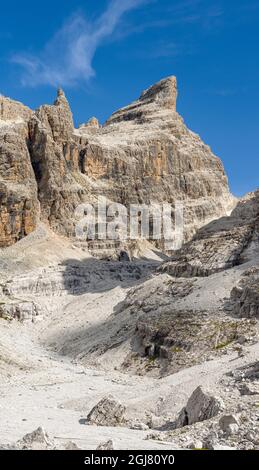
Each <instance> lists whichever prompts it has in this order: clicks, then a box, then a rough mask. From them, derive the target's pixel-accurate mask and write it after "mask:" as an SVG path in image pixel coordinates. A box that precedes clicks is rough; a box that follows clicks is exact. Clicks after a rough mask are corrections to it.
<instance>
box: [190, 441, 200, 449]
mask: <svg viewBox="0 0 259 470" xmlns="http://www.w3.org/2000/svg"><path fill="white" fill-rule="evenodd" d="M188 449H192V450H200V449H203V442H202V441H198V440H197V441H192V442H190V444H188Z"/></svg>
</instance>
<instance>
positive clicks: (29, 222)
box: [0, 97, 39, 247]
mask: <svg viewBox="0 0 259 470" xmlns="http://www.w3.org/2000/svg"><path fill="white" fill-rule="evenodd" d="M31 116H32V111H30V110H29V108H26V107H25V106H23V105H21V104H20V103H17V102H15V101H12V100H10V99H7V98H4V97H0V247H4V246H8V245H11V244H13V243H15V242H16V241H18V240H19V239H20V238H22V237H24V236H26V235H28V234H29V233H30V232H32V231H33V230H34V229H35V227H36V223H37V219H38V218H39V204H38V199H37V184H36V181H35V178H34V172H33V169H32V165H31V160H30V155H29V151H28V147H27V139H28V124H27V123H28V120H29V119H30V118H31Z"/></svg>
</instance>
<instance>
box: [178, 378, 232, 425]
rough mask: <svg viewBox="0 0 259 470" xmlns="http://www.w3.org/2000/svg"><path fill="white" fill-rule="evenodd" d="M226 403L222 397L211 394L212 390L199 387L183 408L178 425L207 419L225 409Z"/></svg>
mask: <svg viewBox="0 0 259 470" xmlns="http://www.w3.org/2000/svg"><path fill="white" fill-rule="evenodd" d="M223 409H224V404H223V402H222V400H221V399H220V398H216V397H215V396H213V395H211V394H210V392H207V391H205V390H203V388H202V387H197V388H196V389H195V390H194V392H193V393H192V395H191V396H190V398H189V400H188V402H187V405H186V406H185V407H184V408H183V409H182V410H181V412H180V414H179V416H178V418H177V420H176V423H175V424H176V427H177V428H180V427H183V426H189V425H191V424H194V423H197V422H200V421H205V420H206V419H210V418H212V417H213V416H216V415H217V414H218V413H220V411H223Z"/></svg>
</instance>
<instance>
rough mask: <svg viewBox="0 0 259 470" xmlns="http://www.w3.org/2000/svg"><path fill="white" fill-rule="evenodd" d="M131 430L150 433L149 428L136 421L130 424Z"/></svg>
mask: <svg viewBox="0 0 259 470" xmlns="http://www.w3.org/2000/svg"><path fill="white" fill-rule="evenodd" d="M129 428H130V429H135V430H136V431H148V429H149V426H148V425H147V424H145V423H142V422H141V421H138V420H134V421H131V422H130V423H129Z"/></svg>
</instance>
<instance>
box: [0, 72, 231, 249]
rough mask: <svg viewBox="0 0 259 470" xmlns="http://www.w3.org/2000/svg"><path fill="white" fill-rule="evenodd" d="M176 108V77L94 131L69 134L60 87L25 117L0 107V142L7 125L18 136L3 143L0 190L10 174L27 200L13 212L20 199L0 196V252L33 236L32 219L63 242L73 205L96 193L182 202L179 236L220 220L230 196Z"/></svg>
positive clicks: (94, 124)
mask: <svg viewBox="0 0 259 470" xmlns="http://www.w3.org/2000/svg"><path fill="white" fill-rule="evenodd" d="M1 100H2V101H1V103H2V102H3V100H5V99H3V98H1ZM176 101H177V83H176V78H175V77H169V78H166V79H164V80H161V81H160V82H158V83H157V84H155V85H153V86H152V87H150V88H149V89H147V90H145V91H144V92H143V93H142V94H141V96H140V98H139V99H138V100H137V101H135V102H133V103H132V104H130V105H129V106H126V107H124V108H122V109H120V110H119V111H117V112H115V113H113V114H112V116H111V117H110V118H109V119H108V121H107V122H106V123H105V124H104V126H100V125H99V123H98V121H97V119H96V118H93V119H91V120H90V121H89V122H88V123H87V124H85V125H82V126H80V127H79V129H74V124H73V116H72V113H71V110H70V106H69V104H68V101H67V99H66V97H65V95H64V92H63V91H62V90H58V96H57V99H56V101H55V102H54V105H52V106H49V105H44V106H41V107H40V108H39V109H38V110H36V111H35V112H32V111H30V110H29V109H28V108H26V107H24V106H23V105H21V104H19V103H18V104H17V103H16V102H15V105H14V106H13V107H12V106H9V104H8V103H9V102H7V101H6V102H5V101H4V106H2V105H1V108H0V110H1V113H2V114H1V123H2V124H1V136H2V134H3V133H4V129H7V127H8V131H7V130H6V131H5V132H8V134H9V135H11V133H14V134H15V135H17V136H18V137H17V143H15V145H18V146H19V148H18V149H15V146H13V148H11V147H10V145H9V150H8V151H9V153H10V158H8V161H9V162H10V161H11V160H12V161H13V162H14V163H13V164H12V165H11V167H10V168H9V170H7V168H5V167H4V166H2V168H1V181H2V183H1V184H2V186H3V187H4V186H5V187H6V185H7V186H9V188H10V189H9V190H8V191H11V186H10V184H9V185H8V181H10V178H14V179H15V174H19V177H18V178H19V180H21V181H22V183H21V184H23V185H24V189H25V186H26V191H27V193H28V191H29V193H28V194H27V198H25V196H24V197H23V199H22V201H23V202H24V200H26V204H25V205H23V209H22V208H21V205H22V201H20V200H19V201H16V200H13V199H12V202H5V199H4V197H6V191H7V190H4V189H3V190H2V192H1V194H2V203H1V208H2V209H1V213H0V220H1V224H2V227H1V229H0V234H1V241H0V243H1V244H2V246H4V245H7V244H10V243H13V242H15V241H16V240H17V239H19V238H21V237H22V236H24V235H26V234H27V233H28V232H29V231H31V230H33V229H34V228H35V224H36V220H37V217H41V219H42V220H44V221H47V222H48V223H49V224H50V227H51V228H52V229H53V230H55V231H56V232H57V233H59V234H62V235H65V236H69V237H73V236H74V234H75V218H74V211H75V208H76V207H77V206H78V205H79V204H80V203H82V202H91V203H94V202H96V201H97V198H98V196H105V197H106V198H107V199H108V200H109V201H114V202H118V203H122V204H124V205H126V206H129V204H131V203H134V204H154V203H163V202H167V203H170V204H172V205H173V204H174V203H175V201H182V202H183V203H184V222H185V239H189V238H190V237H191V236H192V235H193V234H194V233H195V232H196V230H197V229H198V228H199V227H201V226H202V225H204V224H206V223H208V222H209V221H211V220H213V219H215V218H217V217H220V216H223V215H226V214H227V213H228V211H229V210H230V209H231V208H232V207H233V205H234V198H233V197H232V196H231V194H230V192H229V188H228V181H227V177H226V175H225V172H224V168H223V165H222V163H221V161H220V160H219V159H218V158H217V157H215V156H214V155H213V153H212V152H211V150H210V148H209V147H208V146H207V145H205V144H204V143H203V142H202V141H201V139H200V138H199V136H198V135H196V134H194V133H193V132H191V131H189V130H188V129H187V127H186V126H185V124H184V122H183V119H182V118H181V117H180V116H179V114H178V113H177V111H176ZM1 103H0V104H1ZM7 119H12V120H13V121H12V125H11V126H10V120H8V126H7V124H6V123H7ZM14 119H16V120H19V123H18V122H16V120H14ZM3 123H4V125H3ZM2 140H3V142H4V145H3V146H2V147H1V148H0V159H1V161H2V160H4V161H5V160H6V157H5V154H6V150H5V148H6V145H7V144H6V143H5V138H4V136H3V137H2ZM18 142H19V143H18ZM22 161H23V163H22ZM19 165H22V167H23V170H22V171H19V170H18V166H19ZM32 169H33V171H32ZM11 174H12V176H10V175H11ZM8 175H9V176H8ZM25 183H26V184H25ZM12 194H13V193H12ZM27 199H28V201H29V202H27ZM38 201H39V203H40V210H39V209H38ZM14 212H15V214H20V216H18V215H16V216H15V220H16V222H15V223H13V228H10V223H11V222H10V217H11V215H10V214H11V213H12V214H13V213H14ZM21 214H24V215H23V216H22V215H21ZM11 218H12V220H13V218H14V216H13V215H12V217H11ZM8 220H9V222H8ZM5 233H6V234H5ZM8 233H13V235H7V234H8Z"/></svg>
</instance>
